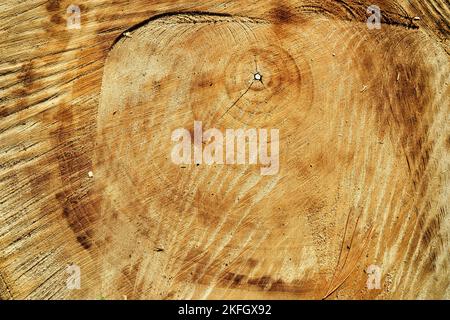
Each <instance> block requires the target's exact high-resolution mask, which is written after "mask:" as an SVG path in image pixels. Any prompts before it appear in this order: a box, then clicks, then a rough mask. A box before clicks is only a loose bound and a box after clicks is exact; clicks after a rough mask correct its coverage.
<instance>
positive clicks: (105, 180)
mask: <svg viewBox="0 0 450 320" xmlns="http://www.w3.org/2000/svg"><path fill="white" fill-rule="evenodd" d="M71 4H76V3H73V2H69V1H57V0H53V1H27V2H23V3H18V2H17V1H10V0H7V1H6V2H3V3H2V4H0V17H1V19H0V36H1V37H0V39H1V40H0V88H1V90H0V298H1V299H221V298H226V299H261V298H264V299H323V298H327V299H416V298H421V299H423V298H428V299H431V298H433V299H434V298H437V299H448V298H450V291H449V285H450V277H449V276H450V265H449V230H450V229H449V228H450V220H449V217H448V210H449V207H448V206H449V201H448V199H449V196H450V194H449V172H448V170H449V159H450V157H449V154H448V153H449V148H450V132H449V102H450V101H449V97H450V95H449V88H448V82H449V71H450V61H449V46H448V37H449V32H450V28H449V19H450V17H449V15H450V7H449V5H448V3H447V2H446V1H441V0H433V1H426V2H425V1H423V2H422V1H420V2H419V1H411V2H410V1H403V0H402V1H400V0H398V1H394V0H389V1H387V0H385V1H375V0H374V1H370V2H369V1H319V0H299V1H192V0H190V1H177V0H173V1H169V0H166V1H160V0H155V1H152V0H149V1H132V2H125V1H83V3H80V4H78V7H79V9H80V17H81V20H80V23H81V25H80V27H81V28H80V29H70V28H68V27H67V19H70V17H73V13H71V12H69V13H67V11H66V10H67V8H68V7H69V6H70V5H71ZM370 5H376V6H378V7H379V8H380V10H381V26H380V28H379V29H377V28H369V27H368V25H367V23H366V22H367V20H368V18H369V17H370V16H371V14H372V13H371V12H370V11H369V12H368V11H367V8H368V7H369V6H370ZM194 121H201V122H202V126H203V131H206V130H208V129H211V128H216V129H218V130H219V131H220V132H223V133H225V132H226V130H227V129H234V130H237V129H244V130H246V129H249V128H255V129H256V130H259V129H267V130H270V129H278V130H279V169H278V170H277V171H276V173H275V174H271V175H263V174H261V169H262V168H263V167H264V166H263V165H262V164H261V163H256V164H249V163H248V161H247V162H246V163H245V164H230V163H227V162H226V161H225V163H224V164H217V163H216V164H213V165H209V164H206V163H204V162H202V163H197V162H198V161H193V162H192V163H191V164H175V163H174V162H173V161H172V158H171V154H172V151H173V147H174V145H175V144H176V143H175V142H174V141H172V139H171V138H172V133H173V131H174V130H176V129H178V128H185V129H187V131H188V132H189V133H190V134H191V135H192V139H193V140H194V131H195V130H194ZM207 144H208V143H207V142H203V144H202V145H203V146H204V147H205V146H206V145H207ZM270 146H271V143H269V149H270ZM70 265H72V266H73V265H75V266H78V267H79V270H80V272H81V273H80V275H81V283H80V288H79V289H75V290H72V289H71V288H68V287H67V280H68V279H69V278H70V277H71V276H73V275H71V274H69V273H68V266H70ZM374 270H375V271H376V274H373V272H374ZM378 275H379V276H380V286H379V287H377V286H376V288H371V287H370V285H369V286H368V279H369V280H371V279H374V277H375V278H376V276H378ZM369 282H370V281H369ZM375 282H376V281H375ZM370 284H373V282H370Z"/></svg>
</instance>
